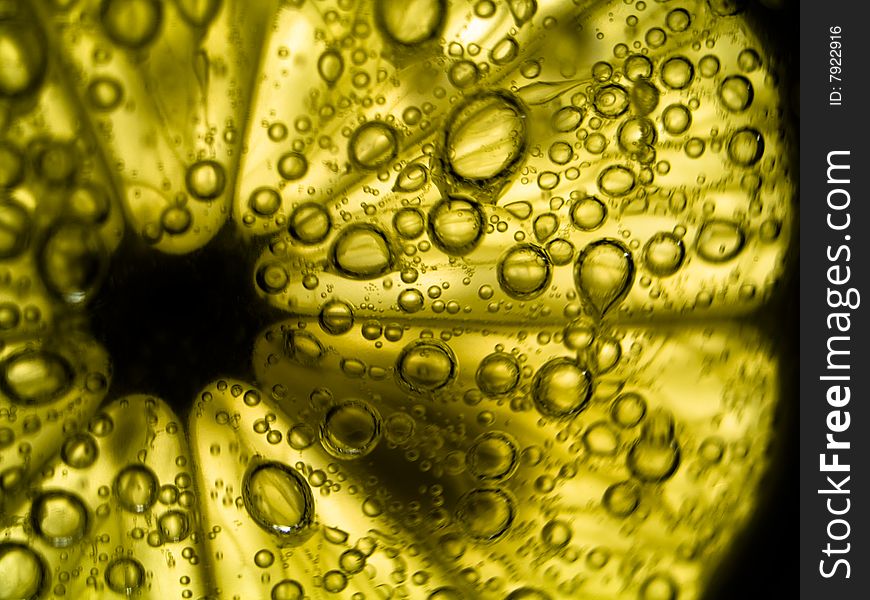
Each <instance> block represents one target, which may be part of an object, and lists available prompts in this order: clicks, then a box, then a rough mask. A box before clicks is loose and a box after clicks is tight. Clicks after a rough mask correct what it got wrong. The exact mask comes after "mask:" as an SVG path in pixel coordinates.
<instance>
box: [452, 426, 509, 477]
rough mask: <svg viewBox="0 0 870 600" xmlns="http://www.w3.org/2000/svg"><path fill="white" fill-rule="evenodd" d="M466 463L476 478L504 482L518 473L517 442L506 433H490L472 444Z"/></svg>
mask: <svg viewBox="0 0 870 600" xmlns="http://www.w3.org/2000/svg"><path fill="white" fill-rule="evenodd" d="M465 462H466V464H467V465H468V470H469V471H470V472H471V474H472V475H474V476H475V477H477V478H479V479H483V480H487V481H502V480H505V479H507V478H508V477H510V476H511V475H513V473H514V471H516V469H517V464H518V462H519V450H518V449H517V444H516V442H515V441H514V440H513V439H512V438H511V437H510V436H508V435H507V434H506V433H502V432H501V431H490V432H487V433H484V434H482V435H481V436H480V437H478V438H477V439H476V440H474V442H472V444H471V447H470V448H469V449H468V453H467V455H466V458H465Z"/></svg>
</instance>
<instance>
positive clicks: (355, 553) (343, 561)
mask: <svg viewBox="0 0 870 600" xmlns="http://www.w3.org/2000/svg"><path fill="white" fill-rule="evenodd" d="M338 566H340V567H341V570H342V571H344V572H345V573H348V574H349V575H355V574H356V573H359V572H361V571H362V570H363V569H364V568H365V566H366V555H365V554H363V553H362V552H360V551H359V550H357V549H356V548H351V549H350V550H345V551H344V552H342V553H341V556H340V557H339V559H338Z"/></svg>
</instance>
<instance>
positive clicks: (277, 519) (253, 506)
mask: <svg viewBox="0 0 870 600" xmlns="http://www.w3.org/2000/svg"><path fill="white" fill-rule="evenodd" d="M242 498H243V500H244V503H245V508H246V509H247V511H248V514H249V515H251V518H252V519H253V520H254V522H255V523H256V524H257V525H259V526H260V527H261V528H263V529H264V530H266V531H268V532H269V533H273V534H277V535H280V536H298V535H299V534H301V533H302V532H303V531H304V530H305V529H307V528H308V527H309V526H310V525H311V523H312V522H313V521H314V497H313V496H312V494H311V488H310V487H309V485H308V483H307V482H306V481H305V478H304V477H302V475H300V474H299V472H298V471H296V469H293V468H292V467H289V466H287V465H285V464H282V463H279V462H274V461H269V462H263V463H259V464H257V465H255V466H254V467H253V468H252V469H250V470H249V471H248V472H247V473H246V474H245V477H244V480H243V482H242Z"/></svg>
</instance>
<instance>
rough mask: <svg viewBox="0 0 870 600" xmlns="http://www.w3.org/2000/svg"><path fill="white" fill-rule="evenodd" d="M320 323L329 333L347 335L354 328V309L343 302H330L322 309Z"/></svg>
mask: <svg viewBox="0 0 870 600" xmlns="http://www.w3.org/2000/svg"><path fill="white" fill-rule="evenodd" d="M319 321H320V327H321V328H323V330H324V331H325V332H327V333H330V334H332V335H341V334H342V333H346V332H348V331H350V329H351V327H353V307H351V305H350V304H348V303H347V302H345V301H343V300H330V301H328V302H326V303H325V304H324V305H323V307H322V308H321V309H320V316H319Z"/></svg>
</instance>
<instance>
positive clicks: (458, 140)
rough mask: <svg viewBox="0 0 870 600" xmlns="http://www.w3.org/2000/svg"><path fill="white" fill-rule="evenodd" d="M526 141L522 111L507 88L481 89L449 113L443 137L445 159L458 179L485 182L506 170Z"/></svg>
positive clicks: (517, 159)
mask: <svg viewBox="0 0 870 600" xmlns="http://www.w3.org/2000/svg"><path fill="white" fill-rule="evenodd" d="M526 144H527V139H526V114H525V111H524V110H523V109H522V107H521V106H520V104H519V103H518V102H517V100H516V98H514V97H513V96H512V95H510V94H508V93H507V92H484V93H481V94H478V95H476V96H473V97H472V98H469V99H468V100H466V101H465V102H463V103H462V104H460V105H459V106H458V107H457V108H456V110H455V111H454V112H453V113H452V115H451V117H450V119H449V121H448V126H447V134H446V138H445V144H444V147H445V163H446V166H447V168H448V170H449V171H450V173H451V174H452V175H453V176H455V177H456V178H458V179H461V180H467V181H472V182H476V183H487V182H489V181H492V180H493V179H496V178H499V177H502V176H504V175H506V174H508V173H510V172H511V171H512V170H513V168H514V167H515V166H516V165H517V164H518V163H519V162H520V161H521V160H522V158H523V155H524V153H525V149H526Z"/></svg>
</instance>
